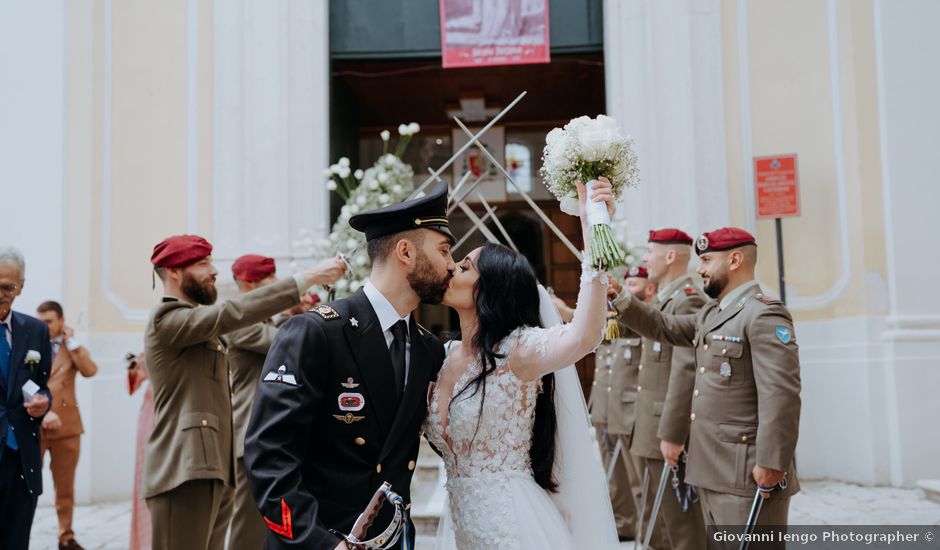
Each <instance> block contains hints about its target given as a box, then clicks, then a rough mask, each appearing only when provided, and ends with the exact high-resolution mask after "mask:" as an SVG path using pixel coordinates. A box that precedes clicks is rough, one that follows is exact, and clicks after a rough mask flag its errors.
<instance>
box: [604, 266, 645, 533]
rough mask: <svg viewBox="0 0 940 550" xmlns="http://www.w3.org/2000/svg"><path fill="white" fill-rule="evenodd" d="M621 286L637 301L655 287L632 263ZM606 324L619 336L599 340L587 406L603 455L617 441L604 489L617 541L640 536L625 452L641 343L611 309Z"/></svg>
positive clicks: (635, 482)
mask: <svg viewBox="0 0 940 550" xmlns="http://www.w3.org/2000/svg"><path fill="white" fill-rule="evenodd" d="M609 283H610V285H609V287H608V293H609V297H610V298H614V297H616V296H617V294H618V293H619V292H620V290H621V286H620V284H618V283H617V281H616V280H615V279H614V278H612V277H611V278H610V280H609ZM624 288H625V291H626V292H630V293H631V294H633V295H635V296H637V297H638V298H640V299H642V300H649V299H651V298H652V296H653V295H654V294H655V292H656V287H655V286H653V285H651V284H650V283H649V281H648V280H647V273H646V269H644V268H642V267H633V268H631V269H630V270H628V271H627V273H626V276H625V278H624ZM609 322H617V323H618V332H619V337H617V338H613V339H611V340H604V342H603V343H602V344H601V345H600V347H598V349H597V353H596V355H595V365H596V366H595V376H597V378H598V379H597V380H595V382H594V386H593V389H594V393H596V395H597V397H596V398H595V399H597V401H596V402H595V403H594V404H593V406H592V409H591V414H592V420H593V421H594V424H595V426H596V429H597V432H598V434H599V437H602V438H603V439H604V441H605V443H606V445H605V447H607V449H605V451H606V453H612V452H613V451H614V450H615V449H616V448H617V441H618V440H619V441H620V452H619V456H612V457H611V460H617V461H618V463H617V464H616V465H614V468H613V470H612V475H611V478H610V486H609V489H610V498H611V504H613V506H614V513H615V519H616V522H617V533H618V535H619V537H620V539H621V540H629V539H633V538H635V537H638V536H639V535H640V534H639V533H636V511H637V502H638V501H639V500H640V499H639V495H640V487H641V485H642V482H643V478H642V477H640V476H639V474H638V472H637V468H636V464H635V462H634V461H633V460H632V459H631V457H630V453H629V452H628V450H629V449H630V441H631V438H632V436H633V435H632V434H633V423H634V402H635V400H636V379H637V366H638V365H639V363H640V344H641V341H640V338H639V335H637V334H635V333H634V332H633V331H631V330H630V329H629V328H627V327H626V326H624V325H623V324H622V323H619V321H617V320H616V312H611V318H610V319H609ZM605 386H606V387H605ZM598 404H599V405H600V406H598Z"/></svg>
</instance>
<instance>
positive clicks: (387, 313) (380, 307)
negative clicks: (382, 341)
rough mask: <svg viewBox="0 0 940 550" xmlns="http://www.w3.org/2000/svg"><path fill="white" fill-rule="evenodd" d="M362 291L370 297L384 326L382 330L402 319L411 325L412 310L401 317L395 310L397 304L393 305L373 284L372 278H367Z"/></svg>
mask: <svg viewBox="0 0 940 550" xmlns="http://www.w3.org/2000/svg"><path fill="white" fill-rule="evenodd" d="M362 291H363V292H365V294H366V298H368V299H369V302H370V303H371V304H372V309H374V310H375V316H376V317H378V318H379V326H381V327H382V332H385V331H387V330H389V329H390V328H392V325H394V324H395V323H397V322H398V321H400V320H404V321H405V322H406V323H408V324H409V326H410V325H411V312H409V313H408V314H407V315H405V316H404V317H400V316H399V315H398V312H397V311H396V310H395V306H393V305H392V303H391V302H389V301H388V298H386V297H385V295H384V294H382V292H381V291H380V290H379V289H378V288H376V286H375V285H374V284H372V281H371V280H369V279H366V284H365V285H363V287H362Z"/></svg>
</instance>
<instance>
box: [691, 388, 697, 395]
mask: <svg viewBox="0 0 940 550" xmlns="http://www.w3.org/2000/svg"><path fill="white" fill-rule="evenodd" d="M692 395H693V396H694V397H698V388H696V389H695V391H693V392H692Z"/></svg>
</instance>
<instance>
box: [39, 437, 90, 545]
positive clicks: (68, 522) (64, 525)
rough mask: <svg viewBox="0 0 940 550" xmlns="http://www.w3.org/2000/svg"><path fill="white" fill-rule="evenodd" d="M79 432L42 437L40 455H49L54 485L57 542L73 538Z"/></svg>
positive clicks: (79, 442) (79, 444)
mask: <svg viewBox="0 0 940 550" xmlns="http://www.w3.org/2000/svg"><path fill="white" fill-rule="evenodd" d="M81 437H82V436H81V434H76V435H72V436H68V437H61V438H57V439H48V440H47V439H42V440H41V444H40V456H42V457H43V459H45V456H46V451H49V456H50V457H51V459H50V462H49V469H50V470H52V484H53V485H54V486H55V512H56V515H57V516H58V517H59V542H68V541H69V540H71V539H74V538H75V533H74V532H73V531H72V512H73V511H74V510H75V468H77V467H78V454H79V451H80V450H81Z"/></svg>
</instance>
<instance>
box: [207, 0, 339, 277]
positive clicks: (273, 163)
mask: <svg viewBox="0 0 940 550" xmlns="http://www.w3.org/2000/svg"><path fill="white" fill-rule="evenodd" d="M327 6H328V4H327V2H289V3H273V4H261V3H257V2H249V1H245V0H233V1H231V2H228V1H227V2H218V3H216V4H215V29H214V30H215V43H214V48H215V69H214V70H215V75H214V81H215V154H214V164H215V182H214V192H213V196H214V197H215V199H214V200H215V205H214V211H213V217H214V231H213V242H214V244H215V246H216V257H217V258H218V259H219V260H221V261H220V262H219V264H220V265H219V268H220V270H223V269H228V265H229V262H230V260H232V259H234V258H235V257H237V256H239V255H241V254H244V253H249V252H255V253H260V254H265V255H269V256H275V257H276V258H278V259H279V260H285V259H287V258H290V257H292V256H294V255H295V252H296V251H295V250H293V248H292V244H291V243H292V241H294V240H295V239H296V238H297V236H298V234H299V233H300V231H301V230H306V231H307V232H309V233H310V234H313V235H322V234H324V233H325V231H326V228H327V224H328V221H329V211H328V209H329V207H328V200H327V192H326V190H325V188H324V186H323V183H324V178H323V177H322V175H321V174H322V171H323V168H325V167H327V166H328V165H329V159H328V156H329V123H328V121H329V39H328V35H329V33H328V31H329V28H328V27H329V23H328V22H329V18H328V14H327Z"/></svg>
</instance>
